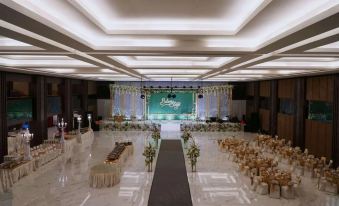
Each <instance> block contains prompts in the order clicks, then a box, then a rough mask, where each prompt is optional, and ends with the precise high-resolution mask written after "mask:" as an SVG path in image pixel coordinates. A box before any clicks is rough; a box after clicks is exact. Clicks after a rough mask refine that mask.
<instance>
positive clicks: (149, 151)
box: [142, 142, 156, 172]
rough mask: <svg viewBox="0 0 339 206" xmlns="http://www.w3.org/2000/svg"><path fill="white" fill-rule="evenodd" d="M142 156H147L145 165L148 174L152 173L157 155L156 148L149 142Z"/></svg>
mask: <svg viewBox="0 0 339 206" xmlns="http://www.w3.org/2000/svg"><path fill="white" fill-rule="evenodd" d="M142 155H143V156H145V165H146V167H147V168H148V172H152V168H153V161H154V158H155V155H156V149H155V147H154V146H153V145H152V144H151V143H150V142H149V143H148V145H147V146H145V149H144V152H143V153H142Z"/></svg>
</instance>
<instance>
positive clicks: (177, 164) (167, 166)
mask: <svg viewBox="0 0 339 206" xmlns="http://www.w3.org/2000/svg"><path fill="white" fill-rule="evenodd" d="M166 205H168V206H186V205H187V206H191V205H192V199H191V192H190V188H189V184H188V179H187V174H186V166H185V159H184V153H183V150H182V147H181V141H180V140H161V146H160V150H159V155H158V160H157V165H156V168H155V173H154V178H153V183H152V187H151V193H150V196H149V200H148V206H166Z"/></svg>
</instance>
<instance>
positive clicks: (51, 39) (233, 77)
mask: <svg viewBox="0 0 339 206" xmlns="http://www.w3.org/2000/svg"><path fill="white" fill-rule="evenodd" d="M0 3H1V4H0V13H1V15H0V69H1V70H8V71H18V72H25V73H37V74H40V73H41V74H50V75H57V76H67V77H73V78H81V79H93V80H111V81H135V80H139V79H140V78H143V79H148V80H153V81H163V80H169V79H170V78H171V77H172V78H173V79H174V80H177V81H196V80H199V81H200V80H204V81H249V80H259V79H271V78H286V77H291V76H299V75H302V76H304V75H311V74H320V73H334V72H338V71H339V43H338V42H339V13H338V12H339V0H208V1H197V0H185V1H182V0H95V1H93V0H30V1H22V0H0Z"/></svg>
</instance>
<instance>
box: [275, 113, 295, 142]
mask: <svg viewBox="0 0 339 206" xmlns="http://www.w3.org/2000/svg"><path fill="white" fill-rule="evenodd" d="M277 122H278V125H277V135H278V136H279V138H283V139H286V141H289V140H291V142H293V137H294V115H288V114H282V113H278V121H277Z"/></svg>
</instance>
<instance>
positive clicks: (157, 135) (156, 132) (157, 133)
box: [152, 128, 161, 149]
mask: <svg viewBox="0 0 339 206" xmlns="http://www.w3.org/2000/svg"><path fill="white" fill-rule="evenodd" d="M160 138H161V137H160V131H159V129H157V128H155V129H154V130H153V132H152V139H153V140H154V144H155V149H158V146H159V139H160Z"/></svg>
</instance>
